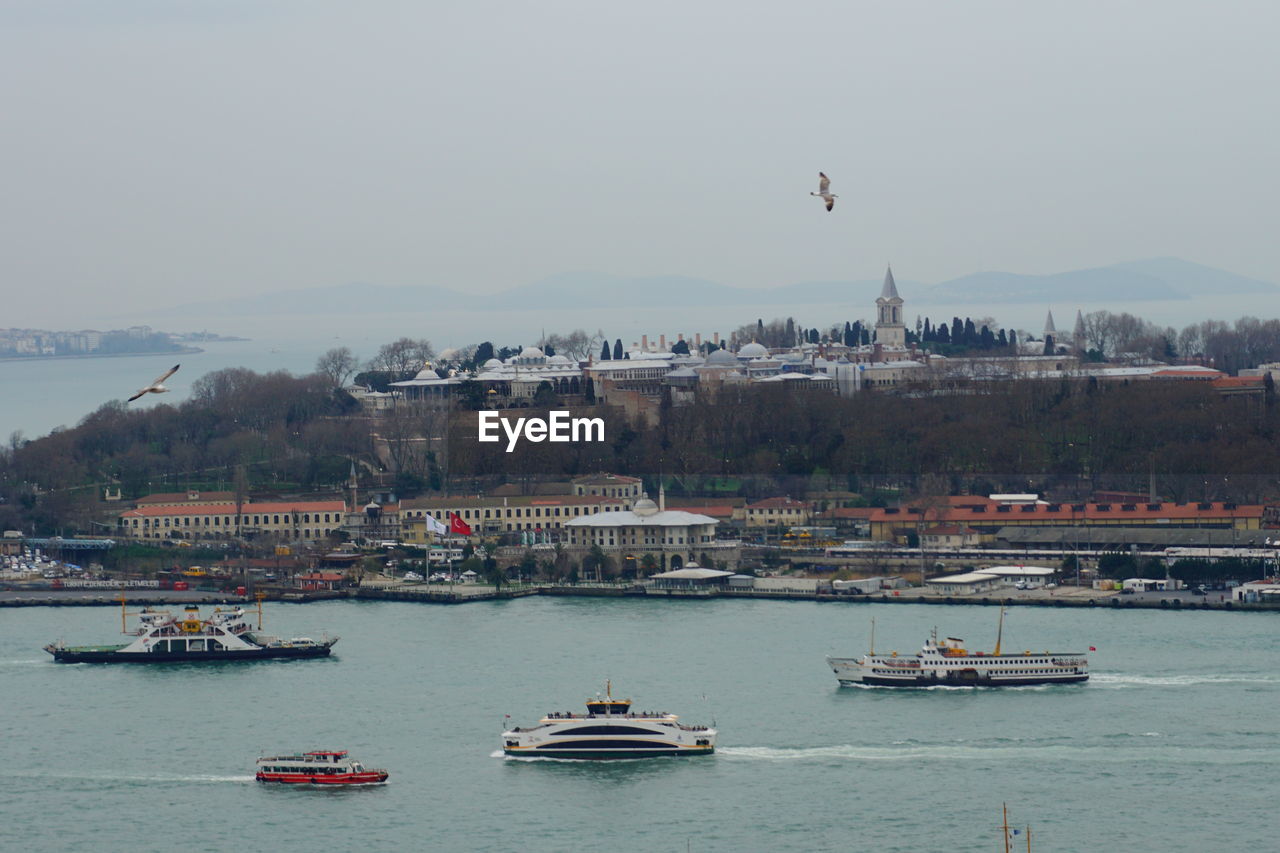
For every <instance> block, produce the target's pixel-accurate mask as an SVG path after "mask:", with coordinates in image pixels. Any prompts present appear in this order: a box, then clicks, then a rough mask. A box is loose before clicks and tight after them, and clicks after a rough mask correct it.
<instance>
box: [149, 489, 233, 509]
mask: <svg viewBox="0 0 1280 853" xmlns="http://www.w3.org/2000/svg"><path fill="white" fill-rule="evenodd" d="M191 494H192V493H191V492H159V493H157V494H154V495H145V496H143V497H140V498H138V499H137V500H136V501H134V503H136V504H137V505H138V506H145V505H147V504H158V503H166V504H179V503H180V504H185V503H216V502H218V501H230V502H231V503H235V500H236V495H235V492H195V493H194V494H195V495H196V497H195V499H194V500H193V499H192V498H191V497H190V495H191Z"/></svg>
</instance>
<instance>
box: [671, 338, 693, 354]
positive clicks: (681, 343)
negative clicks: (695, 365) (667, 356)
mask: <svg viewBox="0 0 1280 853" xmlns="http://www.w3.org/2000/svg"><path fill="white" fill-rule="evenodd" d="M671 352H672V353H673V354H674V355H688V354H689V342H688V341H686V340H685V339H684V338H681V339H680V340H678V341H676V342H675V344H674V345H673V346H672V347H671Z"/></svg>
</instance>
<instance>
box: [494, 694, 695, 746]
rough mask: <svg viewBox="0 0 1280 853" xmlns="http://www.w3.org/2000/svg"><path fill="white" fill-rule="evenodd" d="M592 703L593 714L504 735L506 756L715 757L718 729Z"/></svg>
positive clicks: (552, 718)
mask: <svg viewBox="0 0 1280 853" xmlns="http://www.w3.org/2000/svg"><path fill="white" fill-rule="evenodd" d="M610 694H611V690H610V689H609V687H606V688H605V695H604V697H603V698H601V697H599V696H597V697H596V698H595V699H588V700H587V713H585V714H574V713H571V712H568V711H565V712H555V713H550V714H547V715H546V716H545V717H543V718H542V719H541V720H539V721H538V725H536V726H531V727H529V728H513V729H510V730H508V731H505V732H503V733H502V751H503V752H504V753H505V754H507V755H512V756H521V757H524V758H529V757H539V758H594V759H605V758H649V757H652V756H659V755H673V756H689V755H710V754H711V753H713V752H715V749H716V730H715V729H713V728H708V727H706V726H686V725H683V724H681V723H679V722H678V720H679V717H677V716H676V715H675V714H668V713H667V712H666V711H632V710H631V700H630V699H614V698H613V696H612V695H610Z"/></svg>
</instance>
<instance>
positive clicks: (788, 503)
mask: <svg viewBox="0 0 1280 853" xmlns="http://www.w3.org/2000/svg"><path fill="white" fill-rule="evenodd" d="M808 508H809V504H808V503H807V502H806V501H798V500H796V499H795V498H789V497H788V498H765V499H764V500H762V501H756V502H755V503H753V504H747V509H808Z"/></svg>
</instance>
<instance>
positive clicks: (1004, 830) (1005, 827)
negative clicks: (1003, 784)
mask: <svg viewBox="0 0 1280 853" xmlns="http://www.w3.org/2000/svg"><path fill="white" fill-rule="evenodd" d="M1000 811H1001V812H1003V813H1004V823H1002V824H1000V837H1001V838H1003V839H1004V853H1009V804H1008V803H1001V804H1000Z"/></svg>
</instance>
